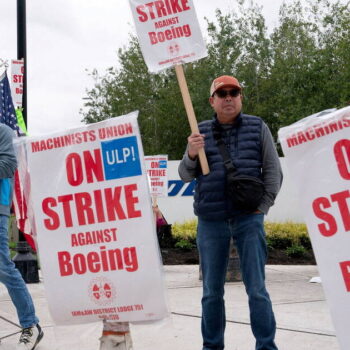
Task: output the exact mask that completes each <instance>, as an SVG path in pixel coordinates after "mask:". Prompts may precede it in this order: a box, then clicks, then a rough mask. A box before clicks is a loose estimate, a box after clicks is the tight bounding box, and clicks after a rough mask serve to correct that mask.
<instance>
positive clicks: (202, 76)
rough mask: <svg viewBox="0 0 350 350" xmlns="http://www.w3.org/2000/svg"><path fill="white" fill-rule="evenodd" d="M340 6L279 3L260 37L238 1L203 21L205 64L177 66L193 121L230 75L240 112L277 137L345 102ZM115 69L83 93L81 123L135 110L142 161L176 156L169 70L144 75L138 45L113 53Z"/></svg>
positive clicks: (349, 49)
mask: <svg viewBox="0 0 350 350" xmlns="http://www.w3.org/2000/svg"><path fill="white" fill-rule="evenodd" d="M346 1H347V0H345V1H339V0H335V1H330V0H305V1H303V2H301V1H299V0H294V2H291V3H283V4H282V6H281V8H280V14H279V23H278V25H277V26H276V27H275V28H274V30H273V31H272V32H271V33H269V34H268V33H267V30H266V26H265V19H264V17H263V15H262V13H261V8H260V7H258V6H257V5H256V4H254V3H253V2H248V1H246V0H239V1H238V9H237V10H235V11H234V12H232V13H227V14H223V13H222V12H221V11H220V10H217V11H216V20H215V21H213V22H211V21H208V20H207V32H208V33H207V34H208V40H207V48H208V57H206V58H204V59H202V60H199V61H196V62H193V63H190V64H186V65H185V66H184V69H185V75H186V80H187V84H188V87H189V90H190V94H191V98H192V102H193V106H194V110H195V114H196V117H197V120H198V121H202V120H206V119H210V118H211V116H212V110H211V107H210V105H209V103H208V97H209V96H208V95H209V86H210V84H211V81H212V80H213V78H215V77H217V76H219V75H222V74H230V75H234V76H236V77H237V78H238V79H239V80H240V81H241V82H242V85H243V87H244V107H243V108H244V112H245V113H248V114H254V115H259V116H261V117H262V118H263V119H264V121H265V122H266V123H267V124H268V126H269V127H270V129H271V131H272V134H273V136H274V137H275V139H276V138H277V131H278V129H279V128H280V127H282V126H285V125H289V124H290V123H292V122H295V121H296V120H298V119H301V118H304V117H306V116H308V115H311V114H313V113H315V112H319V111H321V110H323V109H328V108H332V107H344V106H346V105H348V104H349V103H350V61H349V57H350V6H349V3H346ZM118 67H119V68H115V67H111V68H109V69H108V70H107V72H106V73H105V74H104V75H102V76H100V75H99V74H98V72H97V71H96V70H94V71H93V72H92V73H91V76H92V78H93V79H94V80H95V87H94V88H93V89H91V90H89V91H87V97H86V98H85V99H84V100H85V103H84V108H83V109H82V110H81V114H82V115H83V121H84V122H86V123H92V122H97V121H100V120H103V119H106V118H110V117H112V116H117V115H122V114H126V113H129V112H131V111H133V110H139V112H140V114H139V124H140V129H141V134H142V138H143V146H144V150H145V154H168V155H169V159H180V158H181V157H182V154H183V151H184V148H185V144H186V139H187V136H188V135H189V133H190V128H189V126H188V122H187V117H186V113H185V109H184V106H183V102H182V97H181V93H180V90H179V87H178V83H177V80H176V76H175V73H174V70H173V69H168V70H166V71H163V72H161V73H160V74H150V73H148V71H147V67H146V65H145V62H144V60H143V57H142V54H141V51H140V47H139V44H138V40H137V38H136V37H135V36H131V37H130V42H129V44H128V46H127V47H125V48H122V49H119V51H118Z"/></svg>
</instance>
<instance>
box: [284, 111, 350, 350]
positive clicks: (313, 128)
mask: <svg viewBox="0 0 350 350" xmlns="http://www.w3.org/2000/svg"><path fill="white" fill-rule="evenodd" d="M278 134H279V139H280V141H281V144H282V148H283V152H284V154H285V157H286V161H287V166H288V168H289V170H290V172H291V175H292V177H293V178H294V180H295V182H296V185H297V187H298V190H299V198H300V204H301V209H302V212H303V213H304V215H305V221H306V224H307V227H308V231H309V234H310V238H311V242H312V246H313V249H314V253H315V256H316V260H317V265H318V267H319V272H320V276H321V279H322V284H323V287H324V290H325V294H326V297H327V301H328V304H329V306H330V310H331V315H332V318H333V322H334V326H335V330H336V334H337V337H338V340H339V343H340V346H341V349H342V350H348V349H350V332H349V329H350V191H349V188H350V137H349V136H350V107H347V108H343V109H340V110H338V111H333V112H331V113H326V114H325V113H319V114H318V115H317V114H316V115H313V116H310V117H308V118H305V119H303V120H301V121H299V122H297V123H295V124H293V125H291V126H288V127H285V128H282V129H280V130H279V133H278Z"/></svg>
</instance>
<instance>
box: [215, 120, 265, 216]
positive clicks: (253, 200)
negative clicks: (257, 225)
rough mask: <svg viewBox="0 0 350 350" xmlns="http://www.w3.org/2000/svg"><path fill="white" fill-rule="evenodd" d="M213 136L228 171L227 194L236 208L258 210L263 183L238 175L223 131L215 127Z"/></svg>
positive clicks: (259, 180) (262, 192)
mask: <svg viewBox="0 0 350 350" xmlns="http://www.w3.org/2000/svg"><path fill="white" fill-rule="evenodd" d="M213 135H214V139H215V140H216V143H217V146H218V148H219V152H220V154H221V156H222V158H223V161H224V165H225V167H226V170H227V177H226V180H227V192H228V195H229V198H231V200H232V202H233V205H234V207H235V208H237V209H240V210H244V211H248V212H253V211H255V210H257V208H258V206H259V204H260V202H261V199H262V197H263V194H264V183H263V181H262V180H261V179H259V178H257V177H254V176H249V175H238V174H237V170H236V168H235V167H234V165H233V163H232V160H231V157H230V153H229V152H228V150H227V147H226V144H225V142H224V140H223V139H222V135H221V131H220V130H219V129H218V128H217V127H214V126H213Z"/></svg>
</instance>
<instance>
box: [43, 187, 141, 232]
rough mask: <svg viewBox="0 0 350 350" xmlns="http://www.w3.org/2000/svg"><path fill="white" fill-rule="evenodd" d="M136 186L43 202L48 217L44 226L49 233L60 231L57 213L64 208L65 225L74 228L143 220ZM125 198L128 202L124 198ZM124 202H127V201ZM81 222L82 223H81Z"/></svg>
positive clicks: (61, 197) (77, 194) (72, 195)
mask: <svg viewBox="0 0 350 350" xmlns="http://www.w3.org/2000/svg"><path fill="white" fill-rule="evenodd" d="M136 191H137V185H136V184H130V185H125V186H116V187H114V188H105V189H104V190H95V191H93V195H91V194H90V193H89V192H80V193H75V194H66V195H62V196H59V197H57V199H55V198H53V197H48V198H45V199H44V200H43V201H42V209H43V213H44V214H46V215H47V216H48V218H46V219H44V225H45V227H46V228H47V229H48V230H57V229H58V228H59V226H60V224H61V221H62V220H60V217H59V214H58V213H57V212H56V211H55V210H53V208H56V207H58V206H59V204H62V209H63V216H64V224H65V226H66V227H72V226H73V225H75V224H78V225H80V226H83V225H91V224H95V223H96V222H99V223H101V222H105V221H115V220H117V219H119V220H125V219H132V218H137V217H141V211H140V210H137V209H136V204H137V203H139V199H138V197H137V195H136V194H135V193H134V192H136ZM122 195H123V196H124V198H123V197H122ZM123 199H124V200H123ZM77 221H78V222H77Z"/></svg>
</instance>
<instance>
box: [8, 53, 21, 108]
mask: <svg viewBox="0 0 350 350" xmlns="http://www.w3.org/2000/svg"><path fill="white" fill-rule="evenodd" d="M23 77H24V63H23V60H11V83H10V85H11V95H12V101H13V105H14V107H15V108H17V107H19V108H20V107H22V98H23V97H22V96H23Z"/></svg>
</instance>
